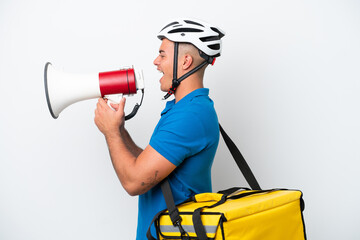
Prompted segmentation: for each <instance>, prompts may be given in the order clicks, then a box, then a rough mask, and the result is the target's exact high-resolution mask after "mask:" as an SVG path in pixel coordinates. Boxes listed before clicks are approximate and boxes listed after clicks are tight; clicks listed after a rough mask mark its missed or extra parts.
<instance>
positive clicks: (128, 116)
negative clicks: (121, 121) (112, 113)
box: [125, 104, 140, 121]
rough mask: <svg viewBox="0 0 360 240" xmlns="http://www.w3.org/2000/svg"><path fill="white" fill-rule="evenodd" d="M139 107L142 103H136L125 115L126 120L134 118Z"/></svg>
mask: <svg viewBox="0 0 360 240" xmlns="http://www.w3.org/2000/svg"><path fill="white" fill-rule="evenodd" d="M139 107H140V105H139V104H136V105H135V106H134V108H133V110H132V112H131V113H129V114H128V115H126V116H125V121H127V120H129V119H131V118H133V117H134V116H135V115H136V113H137V111H138V110H139Z"/></svg>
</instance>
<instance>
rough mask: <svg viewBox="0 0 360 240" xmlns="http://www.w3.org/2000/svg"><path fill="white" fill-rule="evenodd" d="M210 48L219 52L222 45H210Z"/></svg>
mask: <svg viewBox="0 0 360 240" xmlns="http://www.w3.org/2000/svg"><path fill="white" fill-rule="evenodd" d="M208 47H209V48H210V49H212V50H219V49H220V44H218V43H217V44H212V45H208Z"/></svg>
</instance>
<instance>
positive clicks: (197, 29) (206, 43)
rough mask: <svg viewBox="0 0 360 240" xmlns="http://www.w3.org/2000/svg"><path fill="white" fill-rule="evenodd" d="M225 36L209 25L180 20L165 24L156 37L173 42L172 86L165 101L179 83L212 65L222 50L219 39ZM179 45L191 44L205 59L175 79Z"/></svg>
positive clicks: (197, 21) (201, 22) (196, 21)
mask: <svg viewBox="0 0 360 240" xmlns="http://www.w3.org/2000/svg"><path fill="white" fill-rule="evenodd" d="M224 36H225V32H224V31H222V30H221V29H219V28H217V27H215V26H212V25H210V24H209V23H206V22H203V21H200V20H195V19H190V18H182V19H177V20H174V21H171V22H170V23H169V24H167V25H166V26H165V27H164V28H163V29H161V31H160V32H159V34H158V35H157V37H158V38H159V39H160V40H162V39H164V38H167V39H169V40H170V41H172V42H174V66H173V67H174V71H173V80H172V86H171V88H170V89H169V91H168V93H167V94H166V95H165V96H164V99H167V98H168V97H169V96H171V95H172V94H173V93H175V90H176V88H177V87H178V86H179V84H180V82H181V81H182V80H184V79H185V78H187V77H188V76H190V75H191V74H193V73H194V72H196V71H198V70H199V69H201V68H202V67H203V66H205V65H207V64H212V65H213V64H214V62H215V58H216V57H219V56H220V54H221V49H222V41H221V38H222V37H224ZM179 43H191V44H193V45H194V46H195V47H196V48H198V49H199V54H200V56H201V57H202V58H204V59H205V61H204V62H203V63H201V64H200V65H199V66H197V67H195V68H194V69H192V70H191V71H189V72H187V73H186V74H184V75H183V76H181V77H180V78H177V61H178V49H179Z"/></svg>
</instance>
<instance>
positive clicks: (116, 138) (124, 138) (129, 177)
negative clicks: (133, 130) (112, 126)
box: [105, 129, 143, 195]
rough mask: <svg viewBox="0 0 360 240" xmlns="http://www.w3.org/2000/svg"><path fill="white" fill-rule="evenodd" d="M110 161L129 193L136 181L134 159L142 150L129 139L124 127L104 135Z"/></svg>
mask: <svg viewBox="0 0 360 240" xmlns="http://www.w3.org/2000/svg"><path fill="white" fill-rule="evenodd" d="M105 139H106V142H107V145H108V148H109V153H110V157H111V161H112V164H113V167H114V169H115V172H116V174H117V176H118V178H119V180H120V182H121V184H122V186H123V187H124V189H125V190H126V191H127V192H128V193H129V194H130V195H134V194H133V193H132V192H131V190H130V189H132V187H131V184H133V183H135V182H136V179H135V178H136V176H137V174H136V171H137V170H136V159H137V157H138V156H139V155H140V153H141V152H142V151H143V150H142V149H141V148H139V147H138V146H137V145H136V144H135V143H134V141H133V140H132V139H131V137H130V135H129V133H128V132H127V131H126V129H122V130H121V131H118V132H115V133H111V134H107V135H105Z"/></svg>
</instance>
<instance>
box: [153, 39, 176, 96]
mask: <svg viewBox="0 0 360 240" xmlns="http://www.w3.org/2000/svg"><path fill="white" fill-rule="evenodd" d="M173 62H174V43H173V42H171V41H170V40H168V39H166V38H164V39H163V40H162V43H161V46H160V49H159V55H158V56H157V57H156V58H155V60H154V65H155V66H156V67H157V70H158V71H159V72H161V73H162V74H163V76H162V78H161V79H160V89H161V91H163V92H167V91H169V89H170V88H171V84H172V78H173Z"/></svg>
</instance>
